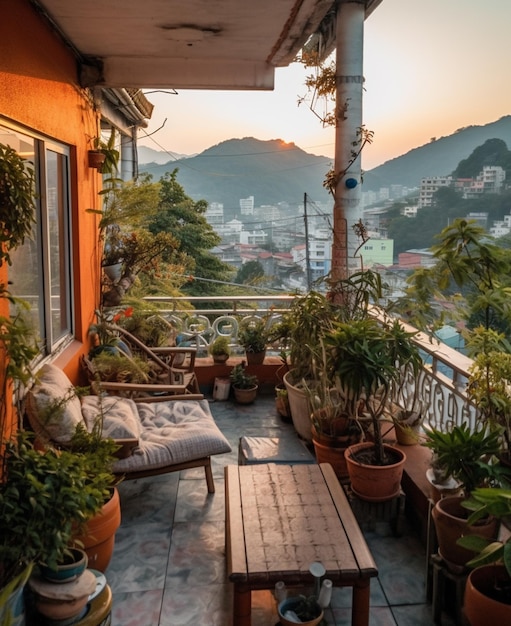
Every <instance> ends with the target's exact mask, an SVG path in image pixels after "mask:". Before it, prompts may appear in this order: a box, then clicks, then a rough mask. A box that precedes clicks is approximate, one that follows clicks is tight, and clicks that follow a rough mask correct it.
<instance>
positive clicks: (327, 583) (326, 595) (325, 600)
mask: <svg viewBox="0 0 511 626" xmlns="http://www.w3.org/2000/svg"><path fill="white" fill-rule="evenodd" d="M331 599H332V581H331V580H329V579H328V578H325V580H324V581H323V582H322V583H321V589H320V590H319V598H318V604H319V606H320V607H321V608H322V609H326V607H327V606H328V605H329V604H330V600H331Z"/></svg>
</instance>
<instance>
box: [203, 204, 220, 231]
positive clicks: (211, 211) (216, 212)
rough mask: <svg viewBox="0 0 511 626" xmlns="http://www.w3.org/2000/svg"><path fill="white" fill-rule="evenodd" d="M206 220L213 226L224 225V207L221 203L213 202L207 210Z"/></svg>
mask: <svg viewBox="0 0 511 626" xmlns="http://www.w3.org/2000/svg"><path fill="white" fill-rule="evenodd" d="M206 219H207V221H208V223H209V224H211V226H213V227H215V226H216V225H218V224H223V223H224V205H223V204H222V203H220V202H211V203H210V204H209V205H208V208H207V209H206Z"/></svg>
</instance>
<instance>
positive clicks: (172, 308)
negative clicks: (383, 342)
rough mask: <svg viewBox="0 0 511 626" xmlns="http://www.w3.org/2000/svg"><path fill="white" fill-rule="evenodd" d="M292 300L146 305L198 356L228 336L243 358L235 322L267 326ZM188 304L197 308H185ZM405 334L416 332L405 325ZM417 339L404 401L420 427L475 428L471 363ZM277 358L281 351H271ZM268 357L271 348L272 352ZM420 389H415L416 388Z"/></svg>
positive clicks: (200, 299)
mask: <svg viewBox="0 0 511 626" xmlns="http://www.w3.org/2000/svg"><path fill="white" fill-rule="evenodd" d="M293 299H294V296H292V295H291V296H288V295H286V296H234V297H226V296H218V297H211V296H209V297H208V296H206V297H183V298H165V297H147V298H146V300H147V301H150V302H158V303H159V304H160V305H161V304H162V303H167V304H168V306H167V307H166V308H164V309H162V310H161V313H162V315H164V316H165V317H166V319H168V320H169V321H170V322H171V323H172V324H173V325H174V327H175V328H176V329H177V332H178V335H179V336H180V341H186V342H189V343H192V344H193V345H196V347H197V349H198V356H201V355H202V356H206V355H207V349H208V346H209V345H210V344H211V343H212V341H214V339H215V338H216V337H217V336H218V335H224V336H227V337H228V338H229V342H230V344H231V349H232V351H233V352H234V354H237V353H238V354H243V349H242V348H241V347H240V346H239V344H238V342H237V336H238V328H239V322H240V320H241V319H244V318H247V317H258V318H264V319H266V320H267V321H268V323H269V324H274V323H277V322H278V321H279V319H280V318H281V316H282V314H283V313H284V312H285V311H286V310H287V309H288V308H289V306H290V304H291V303H292V302H293ZM202 302H218V303H222V304H224V305H227V306H224V308H218V309H216V308H215V309H205V308H201V307H200V305H201V303H202ZM185 303H191V304H192V305H193V306H194V307H195V309H193V310H190V309H187V308H185V306H184V305H185ZM405 327H406V328H407V329H408V330H411V331H413V330H415V329H414V328H412V327H410V326H408V325H406V324H405ZM415 341H416V342H417V344H418V345H419V347H420V349H421V351H422V354H423V359H424V363H425V365H424V368H423V370H422V373H421V376H420V378H419V380H415V379H414V378H413V377H409V379H408V380H407V383H406V387H405V392H404V395H405V397H409V396H412V395H413V394H414V393H416V394H417V395H418V397H419V398H420V399H421V400H422V401H423V406H424V407H426V409H425V410H426V416H425V418H424V425H425V426H426V427H428V426H430V427H434V428H440V429H445V428H450V427H452V426H453V425H459V424H462V423H463V422H465V423H468V425H469V426H470V428H472V429H473V428H475V426H476V421H477V411H476V409H475V407H474V406H473V405H471V404H470V402H469V401H468V399H467V395H466V384H467V379H468V376H469V368H470V366H471V364H472V360H471V359H469V358H468V357H466V356H465V355H463V354H461V353H460V352H458V351H457V350H454V349H453V348H451V347H449V346H447V345H446V344H444V343H442V342H440V341H438V340H435V339H432V338H430V337H428V336H427V335H425V334H424V333H418V334H417V336H416V338H415ZM274 350H275V354H278V352H279V347H278V346H276V347H275V348H274ZM270 353H271V350H270ZM415 385H418V389H417V390H416V389H415Z"/></svg>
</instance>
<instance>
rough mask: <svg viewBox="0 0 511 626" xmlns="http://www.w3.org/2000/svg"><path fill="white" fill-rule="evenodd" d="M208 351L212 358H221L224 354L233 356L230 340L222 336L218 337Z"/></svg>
mask: <svg viewBox="0 0 511 626" xmlns="http://www.w3.org/2000/svg"><path fill="white" fill-rule="evenodd" d="M208 351H209V353H210V354H211V356H221V355H224V354H226V355H227V356H229V355H230V354H231V347H230V345H229V339H228V338H227V337H222V336H219V337H217V338H216V339H215V340H214V341H213V342H212V343H211V345H210V346H209V348H208Z"/></svg>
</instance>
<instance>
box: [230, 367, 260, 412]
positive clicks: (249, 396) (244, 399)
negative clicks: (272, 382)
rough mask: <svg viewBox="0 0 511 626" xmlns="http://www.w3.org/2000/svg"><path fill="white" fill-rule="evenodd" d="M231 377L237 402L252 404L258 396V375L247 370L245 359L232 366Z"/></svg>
mask: <svg viewBox="0 0 511 626" xmlns="http://www.w3.org/2000/svg"><path fill="white" fill-rule="evenodd" d="M229 378H230V379H231V383H232V388H233V390H234V398H235V400H236V402H238V404H251V403H252V402H253V401H254V400H255V398H256V396H257V390H258V380H257V376H255V375H254V374H249V373H248V372H247V370H246V367H245V361H242V362H241V363H238V364H237V365H235V366H234V367H233V368H232V370H231V373H230V375H229Z"/></svg>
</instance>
